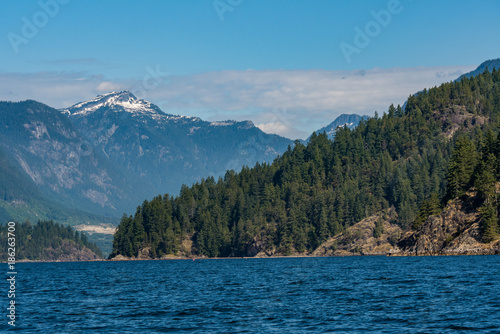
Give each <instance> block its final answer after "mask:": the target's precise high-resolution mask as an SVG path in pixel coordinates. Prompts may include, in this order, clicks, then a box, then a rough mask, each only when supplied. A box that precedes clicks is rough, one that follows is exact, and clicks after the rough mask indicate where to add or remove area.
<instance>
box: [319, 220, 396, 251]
mask: <svg viewBox="0 0 500 334" xmlns="http://www.w3.org/2000/svg"><path fill="white" fill-rule="evenodd" d="M396 218H397V216H396V213H395V212H394V210H387V211H384V212H381V213H379V214H376V215H373V216H370V217H368V218H365V219H363V220H362V221H360V222H359V223H357V224H355V225H353V226H351V227H349V228H348V229H347V230H346V231H345V232H344V233H341V234H339V235H337V236H335V237H333V238H330V239H329V240H327V241H326V242H324V243H323V244H321V245H320V246H319V247H318V248H317V249H316V250H315V251H314V252H312V253H311V255H313V256H345V255H385V254H387V253H390V252H392V251H393V250H394V246H395V245H396V243H397V242H398V240H399V238H400V237H401V234H402V232H403V231H402V230H401V228H400V227H399V226H398V225H396V224H394V223H392V222H393V221H394V220H395V219H396Z"/></svg>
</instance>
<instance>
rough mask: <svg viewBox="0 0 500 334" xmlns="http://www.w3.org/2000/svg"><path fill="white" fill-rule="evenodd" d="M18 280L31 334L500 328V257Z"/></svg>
mask: <svg viewBox="0 0 500 334" xmlns="http://www.w3.org/2000/svg"><path fill="white" fill-rule="evenodd" d="M0 266H5V267H6V266H7V265H6V264H0ZM5 269H6V268H5ZM6 271H7V270H5V272H6ZM17 285H18V286H17V290H18V291H17V292H18V293H17V296H16V297H17V299H16V300H17V303H18V308H17V311H18V316H19V318H18V326H17V327H16V331H20V332H23V333H163V332H179V333H191V332H195V333H327V332H334V333H362V332H373V333H469V332H473V333H479V332H481V333H500V256H469V257H412V258H390V257H349V258H286V259H248V260H245V259H233V260H196V261H136V262H84V263H24V264H18V282H17ZM4 286H5V287H6V286H7V285H6V284H4ZM4 290H5V289H4ZM2 295H4V293H2ZM5 295H6V293H5ZM2 298H3V299H1V300H2V301H3V302H2V305H3V306H5V305H6V299H7V298H6V296H2ZM2 309H5V307H2ZM4 313H5V314H6V312H4ZM2 318H3V321H2V323H1V327H0V329H1V330H3V331H5V330H6V329H8V326H7V320H6V317H5V316H4V315H2ZM9 331H10V330H9Z"/></svg>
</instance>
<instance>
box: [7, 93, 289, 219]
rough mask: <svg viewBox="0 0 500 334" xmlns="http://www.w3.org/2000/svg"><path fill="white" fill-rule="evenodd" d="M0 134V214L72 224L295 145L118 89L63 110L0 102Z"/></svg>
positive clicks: (111, 214) (249, 125) (251, 128)
mask: <svg viewBox="0 0 500 334" xmlns="http://www.w3.org/2000/svg"><path fill="white" fill-rule="evenodd" d="M0 130H1V131H0V157H2V159H1V162H0V171H1V172H2V174H1V176H0V182H1V183H0V193H1V194H0V195H1V196H0V216H1V217H2V218H3V219H4V220H5V219H16V220H20V221H23V220H25V219H27V218H30V219H32V220H37V219H55V220H56V221H61V219H62V220H64V216H66V220H67V221H72V222H74V224H81V223H89V221H90V222H94V221H96V220H101V221H103V222H106V223H109V219H107V218H104V217H102V215H106V216H109V217H119V216H121V215H122V213H123V212H125V211H129V210H130V208H131V207H132V208H133V207H135V206H137V205H139V204H140V203H141V202H142V200H143V199H144V198H147V197H151V196H154V195H156V194H159V193H171V194H177V193H178V192H179V190H180V188H181V186H182V185H183V184H187V185H191V184H192V183H193V182H196V181H199V180H201V178H202V177H207V176H214V177H219V176H223V175H224V174H225V172H226V170H228V169H234V170H239V169H241V167H242V166H243V165H250V166H253V165H254V164H255V163H256V162H257V161H261V162H271V161H272V160H273V159H274V158H275V157H276V156H277V155H278V154H280V153H283V152H284V151H285V150H286V149H287V147H288V146H289V145H293V142H292V141H291V140H288V139H285V138H282V137H279V136H276V135H268V134H265V133H263V132H262V131H261V130H259V129H258V128H256V127H255V126H254V125H253V124H252V123H251V122H235V121H224V122H206V121H202V120H201V119H199V118H197V117H187V116H177V115H169V114H165V113H163V112H162V111H161V110H160V108H158V107H157V106H155V105H154V104H152V103H149V102H147V101H144V100H140V99H137V98H136V97H135V96H134V95H133V94H131V93H130V92H126V91H125V92H118V93H110V94H105V95H101V96H98V97H96V98H94V99H92V100H90V101H86V102H81V103H78V104H76V105H74V106H72V107H70V108H67V109H63V110H56V109H54V108H51V107H50V106H47V105H45V104H42V103H39V102H36V101H31V100H28V101H23V102H0ZM88 212H91V213H92V214H89V213H88ZM92 215H94V216H92ZM97 215H101V216H97ZM78 216H81V217H84V218H83V219H77V218H75V217H78ZM71 217H73V218H75V219H73V218H71ZM70 218H71V219H70Z"/></svg>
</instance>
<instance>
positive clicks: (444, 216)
mask: <svg viewBox="0 0 500 334" xmlns="http://www.w3.org/2000/svg"><path fill="white" fill-rule="evenodd" d="M467 206H468V205H467V203H464V202H463V201H460V200H454V201H452V202H451V203H449V204H448V205H447V206H446V207H445V208H444V209H443V211H442V212H441V213H440V214H439V215H434V216H430V217H429V218H428V219H427V220H426V222H425V223H424V224H423V225H422V226H421V227H420V228H419V229H418V230H416V231H410V232H407V233H406V234H405V235H403V237H402V238H401V240H400V241H399V242H398V244H397V247H396V248H395V249H394V250H393V254H395V255H396V254H400V255H473V254H477V255H480V254H500V240H495V241H493V242H490V243H485V242H483V240H482V233H481V218H480V216H479V213H478V212H477V211H469V210H468V209H467Z"/></svg>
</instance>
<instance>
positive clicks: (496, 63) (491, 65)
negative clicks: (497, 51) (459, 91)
mask: <svg viewBox="0 0 500 334" xmlns="http://www.w3.org/2000/svg"><path fill="white" fill-rule="evenodd" d="M486 69H488V70H489V71H490V72H491V71H493V70H494V69H497V70H498V69H500V58H497V59H490V60H487V61H485V62H483V63H481V65H479V66H478V67H477V68H476V69H475V70H474V71H471V72H468V73H465V74H462V75H461V76H460V77H459V78H458V79H457V80H461V79H463V78H471V77H475V76H477V75H478V74H481V73H483V72H484V71H485V70H486Z"/></svg>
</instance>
